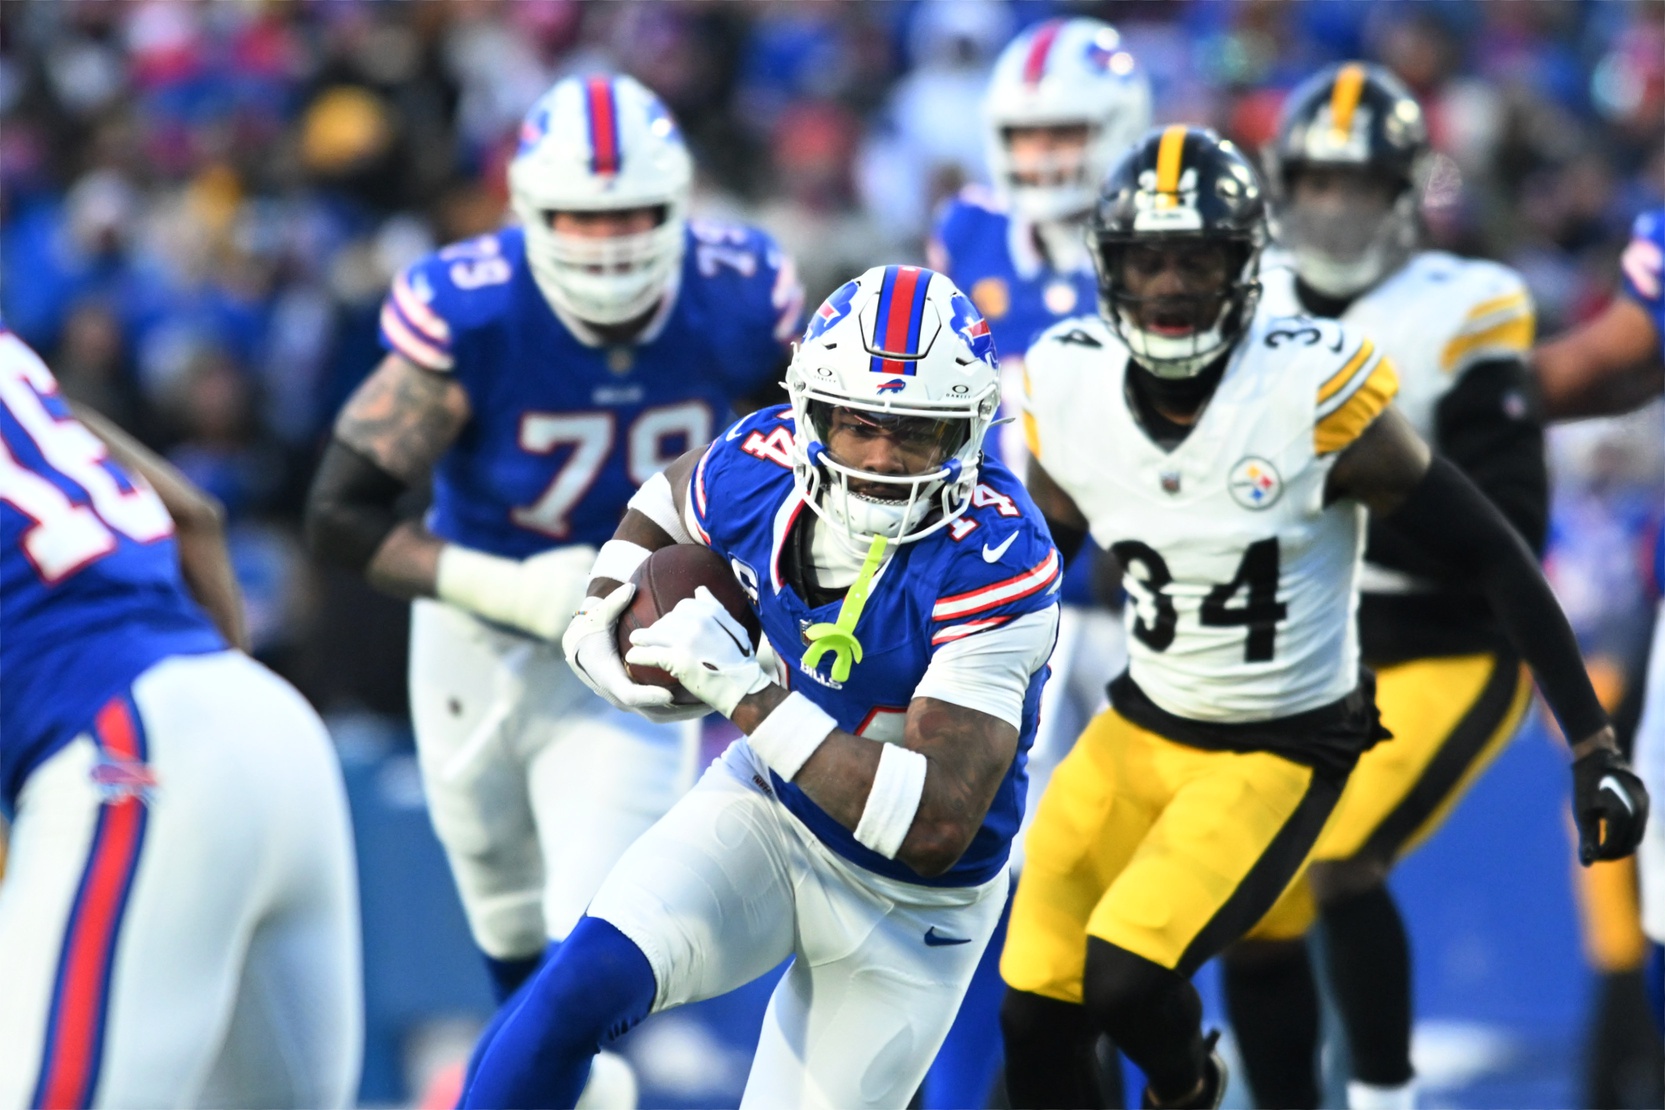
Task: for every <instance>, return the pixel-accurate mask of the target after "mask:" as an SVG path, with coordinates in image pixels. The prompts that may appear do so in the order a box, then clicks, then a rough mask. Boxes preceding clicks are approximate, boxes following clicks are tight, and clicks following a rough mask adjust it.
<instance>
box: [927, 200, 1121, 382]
mask: <svg viewBox="0 0 1665 1110" xmlns="http://www.w3.org/2000/svg"><path fill="white" fill-rule="evenodd" d="M1033 235H1034V232H1033V229H1032V228H1030V227H1029V226H1028V225H1027V224H1025V223H1023V222H1022V221H1019V220H1013V219H1012V217H1011V215H1010V214H1009V213H1007V212H1005V211H1002V210H1001V209H1000V207H999V206H998V205H997V204H995V203H994V201H993V200H992V198H990V197H989V196H988V193H987V191H986V190H984V189H982V188H981V187H978V186H972V187H971V188H968V189H966V190H965V191H964V192H962V193H961V194H960V196H959V198H958V199H956V200H954V201H952V202H950V203H949V205H948V207H947V208H946V209H945V210H944V211H943V214H942V218H941V220H939V221H938V223H937V229H936V237H935V244H934V247H935V249H934V250H933V252H932V253H933V256H934V257H933V259H932V261H933V262H935V263H940V265H939V266H938V267H937V268H939V269H941V270H942V272H943V273H945V274H947V275H948V276H949V277H950V278H952V279H953V280H954V284H955V285H958V286H959V287H960V288H961V289H963V290H965V292H966V293H967V295H969V296H970V297H971V302H972V303H973V304H975V305H976V306H977V309H978V311H980V312H981V313H982V314H983V318H984V319H986V320H987V321H988V322H989V328H990V329H991V330H992V331H993V332H994V346H995V350H997V351H999V352H1000V366H1001V371H1002V374H1003V375H1004V374H1007V373H1010V372H1011V370H1014V369H1016V370H1021V369H1022V365H1023V355H1024V352H1025V351H1027V350H1028V349H1029V345H1030V344H1031V343H1033V342H1034V341H1035V339H1036V338H1038V337H1039V336H1040V334H1041V333H1042V332H1043V331H1045V330H1046V329H1047V328H1050V327H1051V326H1052V325H1053V324H1056V323H1057V322H1058V321H1060V320H1062V319H1064V318H1066V317H1069V316H1079V315H1081V314H1082V313H1090V312H1093V311H1094V310H1095V306H1096V305H1097V304H1098V285H1097V282H1096V280H1095V279H1094V277H1093V270H1092V266H1091V265H1086V266H1084V267H1083V268H1082V269H1079V270H1073V271H1070V272H1060V271H1058V270H1054V269H1052V268H1051V267H1050V266H1048V265H1047V262H1046V259H1045V257H1044V256H1043V255H1042V254H1041V252H1040V248H1039V247H1038V246H1037V245H1036V244H1035V241H1034V239H1033ZM939 251H940V252H941V253H940V255H938V252H939Z"/></svg>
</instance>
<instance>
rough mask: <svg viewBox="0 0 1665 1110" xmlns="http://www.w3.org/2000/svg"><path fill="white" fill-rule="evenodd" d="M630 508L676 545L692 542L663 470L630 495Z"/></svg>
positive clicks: (692, 539)
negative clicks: (658, 528)
mask: <svg viewBox="0 0 1665 1110" xmlns="http://www.w3.org/2000/svg"><path fill="white" fill-rule="evenodd" d="M630 507H631V508H632V509H635V510H636V511H637V512H639V513H641V514H642V515H643V516H645V517H647V518H648V519H649V520H651V521H653V523H655V524H657V525H659V527H660V528H662V529H663V530H664V532H665V534H666V535H667V536H669V537H671V539H673V540H675V541H676V542H677V543H693V542H694V537H692V536H690V535H689V534H688V529H686V528H684V527H683V526H682V516H681V514H679V513H678V512H677V511H676V496H675V494H673V493H672V492H671V481H670V479H669V478H667V477H665V472H664V471H663V470H661V471H660V472H659V473H657V474H655V475H654V476H653V477H651V478H649V479H648V480H647V481H645V482H643V483H642V488H641V489H639V490H637V491H636V492H635V493H633V494H631V495H630ZM603 550H605V549H603ZM619 581H621V582H622V581H624V579H622V578H621V579H619Z"/></svg>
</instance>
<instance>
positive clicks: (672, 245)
mask: <svg viewBox="0 0 1665 1110" xmlns="http://www.w3.org/2000/svg"><path fill="white" fill-rule="evenodd" d="M693 176H694V164H693V160H692V159H691V158H689V156H688V148H687V147H685V146H684V145H683V142H682V134H681V132H680V131H678V130H677V126H676V121H675V120H673V119H672V118H671V114H670V113H669V112H668V111H666V110H665V106H664V105H663V104H661V103H660V102H659V98H658V97H656V96H654V95H653V94H652V93H651V92H649V91H648V90H647V89H646V88H644V87H643V86H642V85H641V84H640V83H639V82H637V81H635V80H633V79H632V78H629V77H624V76H591V77H568V78H566V79H565V80H563V81H560V82H558V83H557V84H556V85H555V86H554V87H553V88H551V89H550V90H549V91H548V92H546V93H544V94H543V96H542V97H540V98H539V99H538V102H537V103H536V104H534V105H533V106H532V110H531V111H530V112H528V113H527V115H526V120H525V122H523V123H522V124H521V125H520V149H519V151H518V152H517V153H516V154H515V157H514V160H513V161H511V162H510V163H509V195H510V198H511V200H512V201H513V204H514V210H515V213H516V214H517V215H518V216H519V217H520V220H521V223H523V224H525V225H526V258H527V261H528V262H529V263H530V264H531V267H532V276H533V277H534V278H536V279H537V282H538V288H540V289H542V290H543V294H544V296H545V297H547V298H548V299H549V302H550V304H551V305H552V306H554V308H555V309H556V311H557V312H563V313H565V314H569V315H571V316H574V317H576V318H577V319H579V320H581V321H583V322H585V323H590V324H618V323H623V322H624V321H626V320H630V319H633V318H635V317H637V316H640V315H642V314H643V313H644V312H646V311H648V310H649V309H650V308H652V307H653V306H654V304H655V303H656V302H657V301H658V300H659V298H660V297H662V296H663V295H664V293H665V290H666V289H667V287H668V286H669V285H670V283H671V282H672V280H673V279H674V278H675V277H676V276H677V272H678V269H679V267H680V266H681V265H682V253H683V245H684V239H683V236H684V228H685V225H686V222H687V213H688V193H689V189H690V187H691V185H692V182H693ZM627 208H658V209H660V210H661V216H660V219H659V223H658V224H657V226H655V227H654V228H653V229H652V230H649V231H644V232H641V233H639V234H635V235H619V236H612V237H609V238H599V239H596V238H586V237H582V236H577V235H561V234H556V232H555V231H554V230H553V229H552V228H551V227H550V214H551V213H553V212H562V211H565V212H578V211H584V212H597V211H610V210H619V209H627Z"/></svg>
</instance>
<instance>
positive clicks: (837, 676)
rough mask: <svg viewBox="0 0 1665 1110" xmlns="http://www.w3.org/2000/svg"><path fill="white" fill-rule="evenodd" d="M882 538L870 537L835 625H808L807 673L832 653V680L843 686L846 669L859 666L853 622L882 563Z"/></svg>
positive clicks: (858, 614) (887, 542) (883, 551)
mask: <svg viewBox="0 0 1665 1110" xmlns="http://www.w3.org/2000/svg"><path fill="white" fill-rule="evenodd" d="M889 542H890V541H888V540H886V539H885V537H883V536H874V537H873V543H872V545H871V546H869V547H868V549H867V558H866V560H865V561H863V562H862V564H861V573H859V574H857V575H856V580H855V582H854V583H853V584H851V586H850V590H849V592H848V593H846V594H845V595H844V604H843V605H840V606H839V608H838V622H837V623H836V624H827V623H826V622H824V621H823V622H822V623H820V624H812V625H810V626H809V628H808V629H807V630H805V632H804V636H805V637H806V638H807V639H808V640H809V648H808V650H806V651H805V652H804V659H803V663H804V666H805V667H808V668H809V669H810V670H812V671H813V670H814V669H815V665H816V664H817V663H819V662H820V661H821V657H822V656H823V655H825V654H826V653H827V652H829V651H830V652H832V653H833V665H832V677H833V678H834V680H836V681H838V682H843V681H844V680H845V679H847V678H849V677H850V668H851V667H852V666H853V665H855V664H856V663H860V662H861V641H860V640H858V639H856V622H857V621H859V620H860V619H861V610H862V607H863V606H865V605H866V604H867V595H868V592H869V590H870V589H871V588H872V585H873V575H874V574H876V573H878V570H879V564H880V563H881V562H883V561H884V555H885V548H886V547H887V546H889Z"/></svg>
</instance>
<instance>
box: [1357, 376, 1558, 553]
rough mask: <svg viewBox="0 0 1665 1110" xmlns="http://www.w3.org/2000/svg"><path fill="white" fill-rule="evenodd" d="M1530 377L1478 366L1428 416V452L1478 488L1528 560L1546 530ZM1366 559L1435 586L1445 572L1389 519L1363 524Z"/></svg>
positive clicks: (1539, 424) (1545, 490)
mask: <svg viewBox="0 0 1665 1110" xmlns="http://www.w3.org/2000/svg"><path fill="white" fill-rule="evenodd" d="M1536 396H1537V393H1536V389H1535V388H1534V386H1533V383H1532V379H1531V373H1530V371H1529V370H1528V369H1527V367H1526V364H1525V363H1524V362H1523V361H1521V360H1520V359H1515V358H1509V359H1493V360H1490V361H1487V362H1482V363H1477V364H1476V365H1474V366H1472V367H1470V368H1469V370H1468V371H1467V373H1465V374H1464V375H1463V377H1462V380H1461V381H1459V382H1458V383H1457V384H1456V385H1454V386H1452V387H1451V390H1450V392H1448V393H1447V394H1446V395H1445V396H1444V397H1443V398H1441V400H1440V402H1439V404H1438V406H1436V408H1435V410H1434V428H1433V446H1434V448H1435V450H1437V451H1439V452H1440V453H1441V454H1442V455H1444V456H1445V457H1446V458H1448V459H1450V460H1451V461H1452V462H1453V463H1455V464H1456V465H1457V468H1458V469H1459V470H1461V471H1462V472H1463V473H1464V474H1467V475H1468V476H1469V478H1470V479H1471V480H1472V481H1473V482H1474V484H1475V485H1476V486H1478V487H1479V489H1480V492H1481V493H1484V494H1485V495H1486V496H1487V497H1488V498H1489V499H1490V500H1491V502H1492V504H1494V505H1496V506H1497V507H1498V508H1499V509H1500V510H1502V513H1503V516H1504V519H1506V520H1508V522H1509V523H1510V524H1511V525H1513V526H1514V529H1515V531H1516V532H1518V533H1520V535H1521V537H1522V538H1523V539H1525V540H1526V544H1527V546H1528V547H1530V548H1531V549H1532V550H1533V551H1534V552H1535V553H1538V554H1541V553H1542V552H1543V549H1544V536H1545V534H1546V532H1547V531H1548V528H1549V470H1548V468H1547V467H1546V466H1545V464H1544V425H1543V417H1542V413H1541V412H1540V409H1539V405H1538V402H1537V399H1536ZM1366 557H1367V558H1368V559H1369V560H1370V561H1371V562H1373V563H1377V564H1379V565H1381V566H1385V567H1392V568H1394V569H1395V570H1402V571H1405V572H1406V573H1408V574H1414V575H1417V576H1418V577H1421V578H1429V579H1434V580H1436V581H1438V580H1441V579H1446V578H1449V577H1451V573H1452V572H1451V570H1450V568H1448V567H1445V566H1443V565H1441V564H1440V563H1438V562H1437V561H1436V560H1434V559H1432V558H1430V556H1429V553H1428V551H1427V550H1426V549H1425V548H1424V547H1423V546H1422V545H1421V544H1418V543H1416V542H1414V541H1412V540H1411V539H1409V537H1407V536H1405V535H1404V534H1403V531H1402V530H1401V529H1400V527H1399V525H1398V524H1397V523H1396V522H1395V521H1394V520H1392V519H1388V520H1380V519H1377V518H1375V517H1372V518H1371V521H1370V541H1369V546H1368V548H1367V550H1366Z"/></svg>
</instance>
